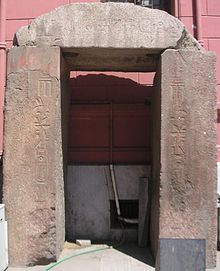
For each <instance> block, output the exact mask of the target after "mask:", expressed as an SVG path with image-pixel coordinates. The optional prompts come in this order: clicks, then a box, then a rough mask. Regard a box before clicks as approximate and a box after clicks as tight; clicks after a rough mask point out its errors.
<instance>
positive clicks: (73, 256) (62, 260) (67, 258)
mask: <svg viewBox="0 0 220 271" xmlns="http://www.w3.org/2000/svg"><path fill="white" fill-rule="evenodd" d="M110 248H112V247H109V246H108V247H104V248H97V249H93V250H89V251H84V252H81V253H77V254H74V255H72V256H69V257H66V258H63V259H61V260H60V261H58V262H56V263H53V264H51V265H50V266H48V267H47V268H46V269H45V271H48V270H50V269H52V268H54V267H55V266H57V265H58V264H60V263H62V262H65V261H68V260H70V259H72V258H75V257H77V256H81V255H85V254H89V253H93V252H98V251H102V250H106V249H110Z"/></svg>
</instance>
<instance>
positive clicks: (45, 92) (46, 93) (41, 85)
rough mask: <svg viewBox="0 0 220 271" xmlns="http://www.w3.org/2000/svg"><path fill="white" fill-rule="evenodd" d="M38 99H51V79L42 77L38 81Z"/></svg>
mask: <svg viewBox="0 0 220 271" xmlns="http://www.w3.org/2000/svg"><path fill="white" fill-rule="evenodd" d="M37 92H38V96H39V97H51V94H52V81H51V78H49V77H47V76H44V77H42V78H40V80H39V81H38V88H37Z"/></svg>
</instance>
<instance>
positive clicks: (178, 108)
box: [169, 64, 191, 211]
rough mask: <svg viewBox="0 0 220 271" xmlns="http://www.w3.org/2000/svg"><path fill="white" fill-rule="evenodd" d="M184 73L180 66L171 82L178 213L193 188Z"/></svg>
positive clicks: (173, 201) (173, 192) (172, 185)
mask: <svg viewBox="0 0 220 271" xmlns="http://www.w3.org/2000/svg"><path fill="white" fill-rule="evenodd" d="M182 72H183V66H182V65H180V64H179V65H178V67H177V69H176V70H175V72H174V77H173V79H172V82H171V99H172V106H171V110H170V129H171V131H170V143H171V144H170V153H169V155H170V161H171V165H170V167H171V168H170V188H171V193H170V197H171V204H172V206H173V207H174V208H175V209H176V210H178V211H183V210H185V208H186V206H187V194H188V192H189V188H190V187H191V182H190V180H189V178H188V176H187V170H186V132H187V129H186V127H187V109H186V101H185V92H186V89H185V83H184V81H183V80H182V79H181V78H182Z"/></svg>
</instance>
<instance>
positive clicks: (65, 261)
mask: <svg viewBox="0 0 220 271" xmlns="http://www.w3.org/2000/svg"><path fill="white" fill-rule="evenodd" d="M73 255H74V257H72V256H73ZM146 255H148V256H147V257H146ZM7 270H8V271H49V270H51V271H68V270H70V271H71V270H73V271H88V270H89V271H154V270H155V269H154V267H153V259H152V257H151V254H150V251H149V250H148V249H140V248H138V247H137V246H135V245H124V246H123V247H121V248H120V249H119V248H118V249H114V248H109V247H108V246H106V245H92V246H91V247H84V248H80V247H77V246H76V245H72V244H69V243H67V244H66V246H65V248H64V250H63V252H62V254H61V257H60V262H58V264H55V265H48V266H35V267H28V268H12V267H10V268H8V269H7ZM208 270H210V271H211V270H212V271H220V252H218V266H217V267H216V268H215V269H207V271H208Z"/></svg>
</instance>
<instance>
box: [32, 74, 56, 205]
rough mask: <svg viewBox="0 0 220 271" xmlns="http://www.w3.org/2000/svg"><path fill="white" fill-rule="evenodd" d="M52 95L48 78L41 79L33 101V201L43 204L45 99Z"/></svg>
mask: <svg viewBox="0 0 220 271" xmlns="http://www.w3.org/2000/svg"><path fill="white" fill-rule="evenodd" d="M51 94H52V82H51V79H50V78H48V77H45V76H44V77H42V78H40V79H39V80H38V84H37V97H35V98H34V99H33V101H34V103H33V111H32V115H33V118H34V136H35V144H34V156H35V174H34V175H35V176H34V180H35V184H34V188H35V201H36V202H44V201H46V198H47V180H48V166H49V160H48V150H47V149H48V148H47V145H48V141H49V128H50V126H51V124H50V110H49V107H48V105H47V99H48V98H50V96H51Z"/></svg>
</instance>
